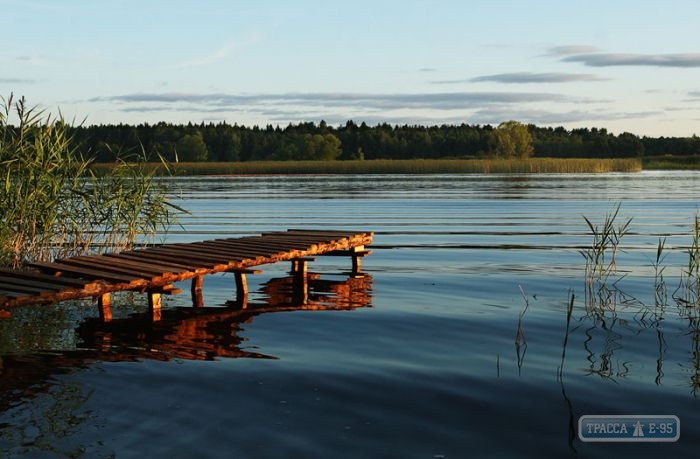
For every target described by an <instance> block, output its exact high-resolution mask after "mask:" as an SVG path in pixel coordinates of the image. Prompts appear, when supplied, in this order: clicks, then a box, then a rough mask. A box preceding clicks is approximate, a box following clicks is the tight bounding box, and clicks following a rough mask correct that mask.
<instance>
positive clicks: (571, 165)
mask: <svg viewBox="0 0 700 459" xmlns="http://www.w3.org/2000/svg"><path fill="white" fill-rule="evenodd" d="M111 167H112V165H111V164H94V165H93V169H94V170H95V172H97V173H99V172H100V171H108V170H109V169H110V168H111ZM147 167H151V168H154V169H156V170H157V171H163V172H165V170H164V168H163V165H162V164H160V163H153V164H149V165H148V166H147ZM641 170H642V163H641V161H640V160H638V159H583V158H581V159H579V158H572V159H560V158H531V159H524V160H522V159H408V160H384V159H378V160H365V161H251V162H204V163H175V164H172V165H171V172H172V173H173V175H277V174H448V173H459V174H524V173H602V172H639V171H641Z"/></svg>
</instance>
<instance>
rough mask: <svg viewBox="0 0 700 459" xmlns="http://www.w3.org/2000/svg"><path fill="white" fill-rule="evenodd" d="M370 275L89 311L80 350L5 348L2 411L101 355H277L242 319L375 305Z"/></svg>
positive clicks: (290, 280) (277, 282)
mask: <svg viewBox="0 0 700 459" xmlns="http://www.w3.org/2000/svg"><path fill="white" fill-rule="evenodd" d="M372 282H373V279H372V277H371V276H370V275H368V274H363V275H355V276H350V277H347V278H345V279H342V280H324V279H321V278H320V277H319V275H317V274H313V273H309V274H308V275H307V278H306V281H305V282H301V281H300V279H299V277H297V276H288V277H282V278H274V279H270V280H269V281H268V282H266V283H264V284H262V285H261V287H260V289H259V291H258V293H259V295H256V297H259V298H260V299H258V300H257V301H256V302H246V303H243V304H241V303H240V302H239V301H230V302H227V303H226V304H224V305H219V306H215V307H207V306H203V307H178V308H172V309H163V310H162V311H161V315H160V318H159V320H154V319H153V315H152V314H151V313H150V312H143V313H134V314H132V315H130V316H128V317H126V318H122V319H114V320H111V321H108V322H105V321H102V320H100V319H99V318H88V319H86V320H84V321H83V322H81V323H80V324H79V325H78V327H77V329H76V330H75V333H76V335H77V337H78V343H79V344H78V347H79V349H77V350H70V351H56V352H54V351H51V350H47V351H43V352H33V353H20V354H9V355H5V356H0V412H2V411H4V410H6V409H7V408H9V407H12V406H14V405H16V404H18V403H21V402H22V401H23V400H26V399H27V398H33V397H34V396H36V395H39V394H42V393H46V391H47V390H49V389H50V387H51V385H52V379H53V378H54V377H55V376H58V375H60V374H65V373H69V372H71V371H74V370H76V369H81V368H87V367H88V366H89V365H91V364H94V363H96V362H133V361H139V360H143V359H148V360H159V361H170V360H173V359H184V360H215V359H219V358H261V359H275V358H276V357H275V356H272V355H267V354H264V353H263V352H259V351H257V350H253V349H254V346H251V345H248V346H245V345H244V342H245V338H243V337H242V336H240V332H241V331H242V330H243V328H244V324H250V323H251V322H252V321H253V319H254V318H255V317H256V316H258V315H261V314H267V313H273V312H291V311H329V310H352V309H357V308H366V307H372Z"/></svg>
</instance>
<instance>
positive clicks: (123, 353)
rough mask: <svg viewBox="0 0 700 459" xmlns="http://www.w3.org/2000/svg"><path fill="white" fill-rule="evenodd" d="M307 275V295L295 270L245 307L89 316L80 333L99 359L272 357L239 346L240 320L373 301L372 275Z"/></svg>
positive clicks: (270, 284)
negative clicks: (108, 318)
mask: <svg viewBox="0 0 700 459" xmlns="http://www.w3.org/2000/svg"><path fill="white" fill-rule="evenodd" d="M303 277H304V278H305V279H306V284H307V287H306V288H307V295H306V298H303V299H302V298H299V294H298V293H297V292H298V290H297V288H298V285H297V284H296V283H297V282H299V281H300V278H299V276H297V275H294V274H293V275H290V276H286V277H282V278H274V279H270V280H269V281H268V282H265V283H264V284H262V285H261V287H260V289H259V291H258V293H260V295H261V297H262V300H260V301H255V302H251V303H247V304H246V307H245V308H243V309H241V308H240V304H239V303H238V301H237V300H236V301H231V302H230V303H227V305H228V306H230V307H205V306H198V307H194V308H176V309H163V310H161V311H160V313H161V320H159V321H154V320H153V316H152V312H148V313H142V314H137V315H134V316H131V317H129V318H125V319H113V320H112V321H111V322H102V321H100V320H98V319H88V320H86V321H85V322H83V323H82V324H81V325H80V326H79V327H78V329H77V335H78V337H79V339H80V340H81V342H82V346H83V347H85V348H89V349H91V350H92V352H93V353H95V354H96V356H95V358H99V359H106V360H130V359H133V358H149V359H158V360H169V359H172V358H182V359H195V360H211V359H213V358H218V357H227V358H237V357H252V358H270V356H267V355H264V354H262V353H258V352H253V351H249V350H246V349H241V348H240V345H241V342H242V338H240V337H239V336H238V331H239V330H240V324H242V323H249V322H250V321H252V319H253V318H254V317H255V316H256V315H259V314H264V313H269V312H282V311H301V310H349V309H355V308H360V307H369V306H371V301H372V277H371V276H370V275H365V276H362V277H359V276H358V277H348V278H345V279H343V280H325V279H320V276H319V275H318V274H314V273H308V272H307V274H306V276H303ZM195 290H196V289H195ZM105 353H106V354H105ZM103 354H105V355H103Z"/></svg>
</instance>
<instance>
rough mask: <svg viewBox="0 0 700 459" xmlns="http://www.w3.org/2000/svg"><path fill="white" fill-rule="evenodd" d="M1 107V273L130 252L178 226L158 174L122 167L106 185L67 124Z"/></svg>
mask: <svg viewBox="0 0 700 459" xmlns="http://www.w3.org/2000/svg"><path fill="white" fill-rule="evenodd" d="M0 100H2V108H1V109H0V266H12V267H19V266H21V265H23V264H25V263H28V262H33V261H50V260H52V259H54V258H58V257H65V256H72V255H79V254H85V253H95V252H107V251H114V250H120V249H126V248H128V247H131V246H132V245H133V244H134V243H136V242H138V241H139V238H142V239H143V238H145V239H144V242H145V241H147V240H149V239H150V238H152V237H153V236H154V235H155V234H156V232H157V231H158V230H159V229H167V227H168V226H169V225H170V224H171V223H172V222H173V218H174V216H175V211H176V210H178V209H176V208H175V207H173V206H171V205H170V204H169V203H168V202H167V200H166V198H165V196H166V190H164V189H163V188H161V187H159V186H157V184H156V182H155V181H154V180H153V172H148V171H146V170H145V169H144V168H143V167H142V166H140V165H139V164H138V163H131V162H125V161H121V162H119V163H117V164H116V165H114V166H113V167H112V168H111V170H110V172H109V173H108V174H106V175H105V176H103V177H98V176H96V175H95V174H94V173H92V171H90V169H89V166H90V164H91V162H92V161H91V160H89V159H84V158H83V157H82V155H81V154H80V153H79V151H78V150H77V148H76V145H75V143H74V141H73V139H72V137H71V136H70V134H69V126H68V125H67V124H66V123H65V121H64V120H63V119H62V118H60V117H59V118H55V117H52V116H51V115H45V114H44V112H43V111H40V110H37V109H36V108H35V107H28V106H27V104H26V102H25V99H24V98H21V99H19V100H17V101H14V99H13V97H12V96H10V97H9V98H7V99H4V98H0ZM12 116H14V117H16V124H15V125H13V124H10V118H11V117H12ZM179 210H181V209H179Z"/></svg>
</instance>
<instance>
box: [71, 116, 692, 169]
mask: <svg viewBox="0 0 700 459" xmlns="http://www.w3.org/2000/svg"><path fill="white" fill-rule="evenodd" d="M506 125H508V126H510V127H511V128H512V127H513V126H514V125H519V126H521V127H522V129H523V130H524V133H525V134H524V135H525V136H526V138H522V133H520V134H521V135H520V137H519V139H518V142H520V144H522V143H523V142H525V143H526V144H527V148H525V149H524V150H522V151H527V156H534V157H559V158H574V157H576V158H630V157H644V156H662V155H678V156H692V155H700V138H698V137H697V136H692V137H658V138H654V137H638V136H636V135H634V134H630V133H622V134H619V135H614V134H611V133H609V132H608V131H607V130H606V129H597V128H591V129H589V128H581V129H572V130H567V129H564V128H563V127H558V128H549V127H538V126H535V125H532V124H531V125H527V126H524V125H520V123H515V122H508V123H503V124H502V125H500V126H497V127H494V126H491V125H468V124H461V125H441V126H409V125H404V126H392V125H389V124H386V123H384V124H379V125H376V126H368V125H367V124H365V123H364V122H363V123H361V124H359V125H358V124H356V123H354V122H352V121H348V122H346V123H345V124H344V125H340V126H337V127H333V126H329V125H327V124H326V123H325V122H324V121H321V122H320V123H319V124H315V123H311V122H307V123H299V124H290V125H288V126H287V127H284V128H281V127H273V126H271V125H268V126H266V127H264V128H261V127H258V126H253V127H245V126H240V125H237V124H233V125H231V124H228V123H209V124H204V123H202V124H192V123H190V124H187V125H176V124H170V123H164V122H161V123H157V124H139V125H137V126H132V125H126V124H118V125H94V126H79V127H74V128H73V134H74V137H75V139H76V140H77V141H78V142H79V145H80V146H81V149H82V150H83V151H84V152H85V153H86V154H87V155H90V156H92V157H95V159H96V161H98V162H111V161H113V160H114V159H115V158H116V157H119V156H124V155H125V154H130V153H137V152H142V151H143V152H144V153H145V154H146V155H147V158H148V159H150V160H156V159H157V158H158V155H160V156H162V157H163V158H165V159H167V160H169V161H176V160H177V161H269V160H331V159H340V160H348V159H415V158H426V159H429V158H485V157H507V156H510V155H511V154H512V151H511V150H512V149H510V150H509V149H508V148H505V149H504V147H503V146H504V142H505V144H506V145H507V144H508V142H509V139H508V136H509V135H511V134H507V133H506V134H505V136H506V138H505V140H504V132H503V129H502V128H503V127H504V126H506ZM513 132H515V131H513ZM522 154H524V153H522ZM522 154H521V155H522Z"/></svg>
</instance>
